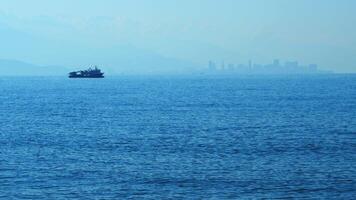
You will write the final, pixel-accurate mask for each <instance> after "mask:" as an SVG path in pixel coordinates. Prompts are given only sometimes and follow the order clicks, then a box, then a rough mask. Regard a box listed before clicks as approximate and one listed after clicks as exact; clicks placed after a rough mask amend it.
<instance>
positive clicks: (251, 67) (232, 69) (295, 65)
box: [207, 59, 332, 74]
mask: <svg viewBox="0 0 356 200" xmlns="http://www.w3.org/2000/svg"><path fill="white" fill-rule="evenodd" d="M207 73H209V74H316V73H332V72H331V71H326V70H320V69H319V68H318V65H317V64H308V65H300V63H299V62H298V61H285V62H284V63H282V62H281V61H280V59H274V60H273V62H272V63H268V64H260V63H254V62H253V61H252V60H249V61H248V62H247V63H246V64H233V63H228V64H226V63H225V61H222V62H221V64H220V65H219V64H217V63H216V62H215V61H212V60H210V61H209V63H208V67H207Z"/></svg>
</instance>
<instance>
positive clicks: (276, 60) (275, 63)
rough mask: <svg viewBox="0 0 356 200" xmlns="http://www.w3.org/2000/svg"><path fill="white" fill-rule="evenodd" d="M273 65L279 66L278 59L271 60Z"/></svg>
mask: <svg viewBox="0 0 356 200" xmlns="http://www.w3.org/2000/svg"><path fill="white" fill-rule="evenodd" d="M273 66H275V67H279V66H280V62H279V60H278V59H275V60H274V61H273Z"/></svg>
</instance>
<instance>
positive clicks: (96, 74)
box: [69, 66, 104, 78]
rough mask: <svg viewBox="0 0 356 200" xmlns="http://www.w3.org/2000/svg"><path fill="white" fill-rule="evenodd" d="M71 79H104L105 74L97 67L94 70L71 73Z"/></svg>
mask: <svg viewBox="0 0 356 200" xmlns="http://www.w3.org/2000/svg"><path fill="white" fill-rule="evenodd" d="M69 78H104V73H103V72H101V70H100V69H99V68H98V67H97V66H95V68H93V69H92V68H89V69H87V70H81V71H74V72H70V73H69Z"/></svg>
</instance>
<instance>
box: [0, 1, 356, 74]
mask: <svg viewBox="0 0 356 200" xmlns="http://www.w3.org/2000/svg"><path fill="white" fill-rule="evenodd" d="M355 8H356V1H353V0H339V1H335V0H313V1H310V0H288V1H284V0H270V1H265V0H250V1H244V0H221V1H216V0H190V1H188V0H180V1H172V0H168V1H167V0H155V1H149V0H134V1H133V0H103V1H94V0H76V1H70V0H61V1H47V0H32V1H27V0H1V2H0V43H1V49H0V59H11V60H18V61H25V62H28V63H31V64H35V65H41V66H53V69H54V68H58V67H55V66H63V67H67V68H72V67H84V66H87V65H90V64H98V65H103V66H105V67H106V68H107V69H108V70H109V71H112V72H113V73H115V72H117V73H126V72H133V73H146V72H152V71H161V72H171V71H194V70H198V69H201V68H204V67H206V65H207V62H208V61H209V60H216V61H219V62H220V61H221V62H222V61H225V62H226V63H246V62H248V60H250V59H251V60H252V61H254V62H257V63H268V62H271V61H272V60H273V59H276V58H279V59H281V60H291V61H294V60H297V61H300V62H301V63H305V64H309V63H316V64H318V65H319V66H320V68H321V69H322V70H332V71H335V72H341V73H343V72H356V53H355V52H356V37H355V35H356V28H355V26H354V24H356V13H355V12H354V9H355ZM0 63H1V62H0ZM0 67H3V66H0Z"/></svg>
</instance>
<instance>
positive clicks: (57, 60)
mask: <svg viewBox="0 0 356 200" xmlns="http://www.w3.org/2000/svg"><path fill="white" fill-rule="evenodd" d="M0 34H1V35H2V37H1V38H0V43H1V44H2V48H0V57H1V58H3V59H5V60H1V62H0V68H1V72H0V75H58V76H61V75H64V74H66V73H67V72H68V69H69V70H79V69H85V68H87V67H89V66H92V65H99V66H100V67H102V68H103V70H104V71H107V72H109V73H110V74H113V75H116V74H163V73H164V74H166V73H171V74H172V73H174V74H176V73H187V72H188V73H189V72H192V71H194V70H196V69H197V68H199V67H198V65H196V64H194V63H191V62H189V61H184V60H180V59H175V58H169V57H166V56H163V55H160V54H158V53H155V52H152V51H149V50H145V49H140V48H137V47H134V46H132V45H112V46H111V47H107V46H106V47H100V48H94V47H91V46H88V45H83V44H77V43H76V42H69V41H65V40H64V41H60V40H53V39H49V38H45V37H39V36H36V35H31V34H29V33H26V32H23V31H19V30H16V29H13V28H11V27H8V26H6V25H4V26H2V24H1V26H0ZM22 61H26V62H22ZM29 63H40V65H41V66H42V65H43V66H48V65H49V66H52V65H57V66H65V67H66V68H63V67H40V66H37V65H33V64H29ZM66 70H67V71H66Z"/></svg>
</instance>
